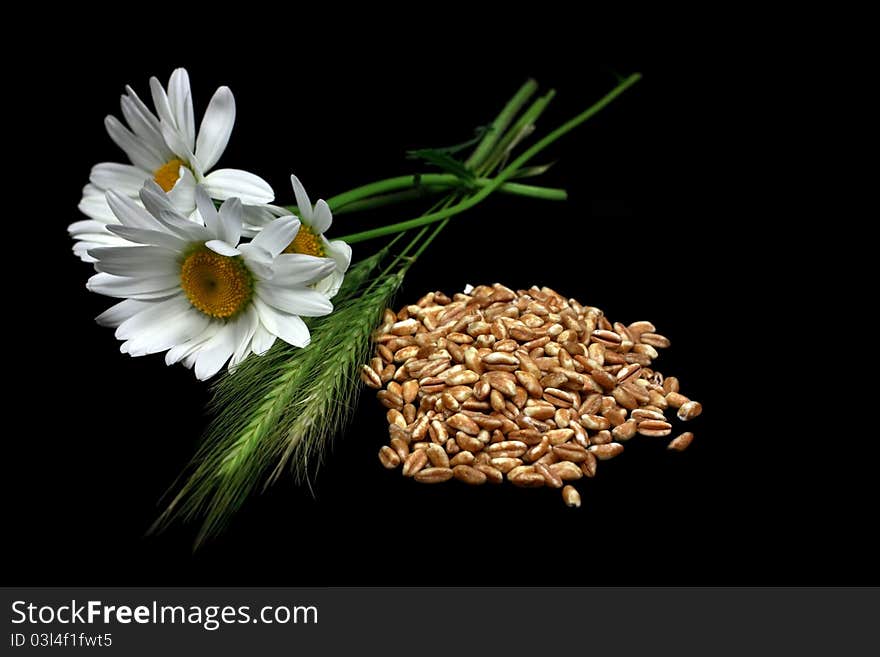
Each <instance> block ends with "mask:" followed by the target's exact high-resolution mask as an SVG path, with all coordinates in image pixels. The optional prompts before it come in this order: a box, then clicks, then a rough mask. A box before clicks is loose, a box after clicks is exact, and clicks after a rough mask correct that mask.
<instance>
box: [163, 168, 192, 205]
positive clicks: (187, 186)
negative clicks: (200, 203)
mask: <svg viewBox="0 0 880 657" xmlns="http://www.w3.org/2000/svg"><path fill="white" fill-rule="evenodd" d="M168 199H169V200H170V201H171V205H173V206H174V208H175V209H176V210H178V211H179V212H180V213H181V214H185V215H188V214H190V213H191V212H192V211H193V209H194V208H195V207H196V179H195V178H194V177H193V174H192V171H190V170H189V169H188V168H187V167H184V166H181V167H180V177H179V178H178V179H177V182H176V183H174V187H172V188H171V191H170V192H168Z"/></svg>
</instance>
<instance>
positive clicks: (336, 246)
mask: <svg viewBox="0 0 880 657" xmlns="http://www.w3.org/2000/svg"><path fill="white" fill-rule="evenodd" d="M324 249H325V250H326V251H327V253H328V254H329V255H330V257H331V258H333V260H334V261H335V262H336V268H337V269H338V270H339V271H341V272H342V273H343V274H344V273H345V272H347V271H348V267H349V265H351V246H349V244H348V243H347V242H343V241H342V240H334V241H333V242H328V241H327V239H326V238H325V239H324Z"/></svg>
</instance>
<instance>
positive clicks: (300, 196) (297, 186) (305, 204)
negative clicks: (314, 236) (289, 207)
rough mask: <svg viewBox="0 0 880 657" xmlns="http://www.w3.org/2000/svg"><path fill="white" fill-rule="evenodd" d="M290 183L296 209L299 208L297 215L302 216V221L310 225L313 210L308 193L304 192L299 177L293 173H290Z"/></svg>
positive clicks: (304, 189)
mask: <svg viewBox="0 0 880 657" xmlns="http://www.w3.org/2000/svg"><path fill="white" fill-rule="evenodd" d="M290 184H291V185H293V194H294V196H296V209H297V210H299V216H300V217H302V219H303V221H305V222H306V223H307V224H309V225H311V224H312V219H313V218H314V210H313V209H312V202H311V201H310V200H309V195H308V194H306V188H305V187H303V184H302V183H301V182H300V181H299V178H297V177H296V176H294V175H293V174H291V175H290Z"/></svg>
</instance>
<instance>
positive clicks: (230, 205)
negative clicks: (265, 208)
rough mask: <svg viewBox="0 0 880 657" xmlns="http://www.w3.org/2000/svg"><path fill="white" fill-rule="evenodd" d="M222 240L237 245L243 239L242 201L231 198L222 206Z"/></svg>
mask: <svg viewBox="0 0 880 657" xmlns="http://www.w3.org/2000/svg"><path fill="white" fill-rule="evenodd" d="M219 214H220V227H221V233H220V239H222V240H224V241H225V242H228V243H229V244H232V245H236V244H238V242H239V240H240V239H241V216H242V210H241V201H240V200H239V199H237V198H230V199H227V200H226V201H224V202H223V205H221V206H220V212H219Z"/></svg>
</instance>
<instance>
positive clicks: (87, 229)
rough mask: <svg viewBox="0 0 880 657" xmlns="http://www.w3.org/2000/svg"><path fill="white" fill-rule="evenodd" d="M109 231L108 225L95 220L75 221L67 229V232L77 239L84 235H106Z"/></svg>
mask: <svg viewBox="0 0 880 657" xmlns="http://www.w3.org/2000/svg"><path fill="white" fill-rule="evenodd" d="M106 231H107V224H105V223H104V222H102V221H95V220H93V219H84V220H82V221H74V222H73V223H72V224H70V225H69V226H68V227H67V232H68V233H70V234H71V236H73V237H76V236H77V235H80V234H82V233H104V232H106Z"/></svg>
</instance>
